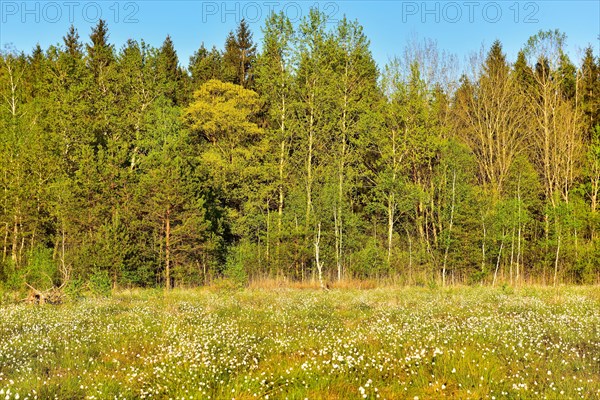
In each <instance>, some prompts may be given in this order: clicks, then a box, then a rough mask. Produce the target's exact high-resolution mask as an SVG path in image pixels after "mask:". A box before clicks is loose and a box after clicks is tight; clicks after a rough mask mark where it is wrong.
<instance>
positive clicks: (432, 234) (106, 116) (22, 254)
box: [0, 11, 600, 288]
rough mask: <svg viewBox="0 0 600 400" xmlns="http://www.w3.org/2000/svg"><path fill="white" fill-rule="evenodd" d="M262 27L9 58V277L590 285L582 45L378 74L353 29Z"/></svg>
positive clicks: (1, 223)
mask: <svg viewBox="0 0 600 400" xmlns="http://www.w3.org/2000/svg"><path fill="white" fill-rule="evenodd" d="M262 29H263V39H262V41H261V43H255V42H254V40H253V35H252V32H251V31H250V29H249V27H248V25H247V24H246V23H245V22H244V21H242V22H241V23H240V24H239V25H238V26H237V27H236V29H235V30H234V31H232V32H231V33H230V34H229V36H228V37H227V38H226V39H225V45H224V49H223V50H220V49H217V48H212V49H207V48H205V47H204V46H202V47H200V49H198V50H197V51H196V53H195V54H194V55H193V56H192V57H191V59H190V60H189V65H188V66H187V68H186V67H184V66H182V64H181V62H180V60H179V59H178V57H177V53H176V51H175V47H174V44H173V42H172V40H171V38H170V37H167V38H166V39H165V41H164V43H163V44H162V46H161V47H160V48H154V47H152V46H150V45H148V44H147V43H145V42H143V41H141V42H137V41H133V40H130V41H128V42H127V43H125V44H124V45H123V46H122V47H120V48H119V49H117V48H116V45H115V44H111V43H110V41H109V30H108V27H107V25H106V23H105V22H104V21H102V20H100V21H99V23H98V24H97V25H96V26H95V27H94V28H93V29H92V31H91V34H90V36H89V40H87V41H82V40H81V39H80V37H79V34H78V32H77V30H76V29H74V28H73V27H71V28H70V30H69V31H68V32H66V34H65V36H64V37H63V38H62V39H63V40H62V42H61V43H59V44H57V45H55V46H50V47H49V48H48V49H45V50H44V49H42V48H40V46H39V45H38V46H37V47H35V48H34V49H33V50H32V51H31V53H30V54H28V53H22V52H17V51H16V50H14V49H12V50H11V49H7V50H5V51H3V52H2V53H0V102H1V103H0V132H1V134H0V159H1V160H2V162H1V163H0V203H1V204H0V242H1V252H2V254H1V255H0V281H1V282H2V283H1V285H2V286H3V287H5V288H18V287H20V286H22V285H24V283H25V282H28V283H31V284H36V285H41V286H48V285H51V284H53V285H60V284H62V283H65V282H68V283H69V285H72V286H77V285H79V286H81V285H88V284H93V285H96V286H100V287H101V286H102V285H104V286H109V287H111V286H112V287H128V286H160V287H166V288H171V287H182V286H194V285H203V284H207V283H210V282H213V281H214V280H215V279H221V278H228V279H230V280H234V281H236V282H247V281H248V280H252V279H263V278H285V279H289V280H313V279H314V280H322V281H333V280H340V279H341V280H343V279H350V278H351V279H386V280H387V279H390V280H394V281H395V282H397V283H400V284H418V285H422V284H432V283H435V284H439V285H448V284H455V283H479V282H481V283H486V284H498V283H507V284H518V283H520V282H537V283H544V284H557V283H594V282H596V283H597V282H599V281H600V238H599V237H600V217H599V215H598V207H599V205H598V202H599V195H600V103H599V102H600V59H599V58H598V57H596V56H595V55H594V53H593V49H592V47H588V48H586V49H585V51H584V55H583V57H582V59H581V60H571V59H569V57H568V55H567V53H566V51H565V50H564V48H565V40H566V37H565V35H564V34H563V33H561V32H559V31H547V32H545V31H540V32H539V33H537V34H535V35H534V36H532V37H531V38H530V39H529V41H528V42H527V43H524V44H523V47H522V50H521V51H520V52H519V53H518V56H517V58H516V60H514V61H513V60H507V57H506V55H505V54H504V52H503V49H502V44H501V42H500V41H496V42H494V43H493V45H492V46H491V47H490V48H486V49H482V50H481V51H480V52H479V53H477V54H474V55H473V57H471V60H470V62H469V63H468V65H466V66H464V67H462V68H459V67H458V63H457V62H456V58H455V57H453V56H450V55H448V54H446V53H444V52H442V51H439V50H438V49H437V47H436V45H435V43H434V42H431V41H415V42H414V43H409V44H407V46H406V48H405V49H404V50H402V49H399V51H400V52H401V53H400V54H402V55H401V56H399V57H397V58H396V59H393V60H391V61H390V62H389V63H388V65H386V66H385V67H381V68H379V67H378V66H377V64H376V62H375V61H374V60H373V57H372V54H371V52H370V50H369V40H368V38H367V37H366V36H365V34H364V33H363V30H362V27H361V26H360V25H359V24H358V22H351V21H349V20H346V19H343V20H341V21H340V22H339V23H338V24H337V25H335V26H334V25H332V24H327V23H326V16H325V15H323V14H321V13H319V12H317V11H312V12H311V13H310V15H307V16H306V17H305V18H304V19H303V20H302V21H301V22H300V23H299V24H297V25H296V26H294V25H293V24H291V23H290V21H289V20H288V19H287V18H286V17H285V16H284V15H283V14H273V15H271V16H270V17H269V18H268V20H267V21H266V22H265V24H264V26H263V28H262ZM591 39H593V38H591ZM391 50H393V49H391Z"/></svg>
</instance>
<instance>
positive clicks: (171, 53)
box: [158, 35, 183, 105]
mask: <svg viewBox="0 0 600 400" xmlns="http://www.w3.org/2000/svg"><path fill="white" fill-rule="evenodd" d="M158 74H159V79H160V81H161V83H162V85H163V94H164V95H165V96H166V97H167V98H168V99H171V101H172V102H173V104H175V105H178V104H180V103H181V100H182V99H181V95H182V94H183V93H181V89H182V88H181V85H182V82H181V81H182V75H183V74H182V72H181V70H180V67H179V58H178V57H177V52H176V51H175V47H174V46H173V41H172V40H171V36H169V35H167V37H166V38H165V41H164V42H163V44H162V46H161V48H160V51H159V57H158Z"/></svg>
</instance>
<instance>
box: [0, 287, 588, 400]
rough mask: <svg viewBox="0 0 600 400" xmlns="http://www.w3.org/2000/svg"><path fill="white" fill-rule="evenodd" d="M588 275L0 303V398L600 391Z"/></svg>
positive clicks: (497, 395)
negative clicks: (537, 284)
mask: <svg viewBox="0 0 600 400" xmlns="http://www.w3.org/2000/svg"><path fill="white" fill-rule="evenodd" d="M597 290H598V288H593V287H589V288H586V287H573V288H561V289H560V290H559V291H557V290H556V289H542V288H523V289H520V290H518V291H516V292H515V293H513V294H505V293H503V292H502V291H501V290H495V289H490V288H458V289H457V288H450V289H445V290H429V289H418V288H410V289H391V288H383V289H373V290H368V291H352V290H339V291H338V290H332V291H327V292H325V291H307V290H272V291H252V290H246V291H241V292H237V293H232V292H227V293H215V292H213V291H203V290H188V291H173V292H171V293H168V294H161V293H157V292H151V291H148V292H144V291H140V292H133V293H132V292H127V293H122V294H119V295H116V296H115V297H113V298H112V299H88V300H84V301H80V302H78V303H74V304H67V305H63V306H60V307H54V306H42V307H33V306H26V305H12V306H5V307H3V308H1V309H0V398H3V399H4V398H6V399H17V398H18V399H46V398H59V399H63V398H87V399H105V398H127V399H130V398H140V399H147V398H173V399H208V398H210V399H232V398H235V399H250V398H262V399H267V398H269V399H285V398H289V399H305V398H308V399H314V398H343V397H345V398H348V399H399V398H403V399H417V398H418V399H431V398H461V399H509V398H521V399H544V398H547V399H556V398H565V399H591V398H600V337H599V335H600V297H599V296H598V295H597V294H595V293H596V291H597Z"/></svg>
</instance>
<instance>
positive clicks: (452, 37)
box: [0, 0, 600, 66]
mask: <svg viewBox="0 0 600 400" xmlns="http://www.w3.org/2000/svg"><path fill="white" fill-rule="evenodd" d="M311 6H312V7H314V6H316V7H318V8H320V9H321V10H322V11H323V12H325V13H326V14H327V15H329V16H330V23H331V24H335V21H336V20H338V19H339V18H341V17H342V16H343V15H346V16H347V17H348V18H349V19H352V20H354V19H357V20H358V21H359V22H360V23H361V24H362V25H363V27H364V30H365V33H366V34H367V36H368V37H369V39H370V40H371V49H372V52H373V55H374V57H375V60H376V61H377V62H378V63H379V64H380V65H383V64H385V63H386V62H387V61H388V60H389V58H390V57H393V56H394V55H401V54H402V53H403V49H404V47H405V45H406V43H407V42H408V41H409V40H410V38H411V37H414V36H417V37H418V38H419V39H425V38H430V39H433V40H435V41H437V43H438V48H439V49H440V50H445V51H447V52H449V53H453V54H456V55H457V57H458V59H459V61H461V62H462V61H463V60H465V59H466V57H467V56H468V55H469V54H470V53H471V52H476V51H478V50H479V49H480V48H481V46H482V45H483V46H485V48H488V47H489V46H490V45H491V43H492V42H493V41H494V40H495V39H500V40H501V41H502V44H503V46H504V50H505V52H506V53H507V55H508V57H509V59H510V60H514V58H515V56H516V53H517V51H518V50H519V49H520V48H521V47H522V46H523V44H524V43H525V42H526V41H527V39H528V38H529V37H530V36H531V35H533V34H535V33H536V32H537V31H539V30H540V29H542V30H548V29H559V30H561V31H562V32H564V33H566V35H567V45H568V50H569V53H570V54H571V56H572V58H574V59H575V60H574V61H576V62H577V63H578V62H579V59H580V54H581V49H582V48H584V47H586V46H587V45H589V44H591V45H592V46H594V49H595V53H596V54H599V40H600V1H598V0H586V1H513V0H509V1H470V0H466V1H395V0H385V1H377V0H376V1H365V0H344V1H317V0H311V1H276V0H273V1H270V0H264V1H262V0H257V1H197V0H188V1H161V0H138V1H126V0H125V1H117V0H109V1H103V0H95V1H87V0H84V1H82V0H56V1H25V2H24V1H22V0H14V1H8V0H0V12H1V15H0V44H1V45H2V48H4V47H5V45H7V44H11V45H12V46H14V47H15V48H16V49H17V50H19V51H25V52H29V51H30V50H31V49H32V48H33V47H34V46H35V44H36V43H38V42H39V43H40V45H41V46H42V47H43V48H47V47H48V46H49V45H51V44H56V43H59V42H62V36H64V35H65V33H66V31H67V29H68V28H69V26H70V25H71V23H73V24H74V25H75V27H76V28H77V29H78V31H79V34H80V36H81V39H82V40H83V41H87V40H88V36H89V33H90V30H91V27H92V26H93V25H95V24H96V22H97V20H98V18H100V17H101V18H103V19H105V20H106V21H107V22H108V26H109V33H110V41H111V43H113V44H115V47H116V48H117V49H119V48H120V47H121V46H122V45H123V44H124V43H125V41H126V40H127V39H129V38H133V39H138V40H139V39H144V40H145V41H146V42H147V43H149V44H151V45H153V46H160V45H161V43H162V41H163V40H164V38H165V37H166V35H167V34H169V35H171V37H172V38H173V41H174V43H175V47H176V49H177V52H178V55H179V58H180V61H181V63H182V64H183V65H184V66H187V64H188V60H189V57H190V55H191V54H193V52H194V51H195V50H196V49H197V48H198V47H199V46H200V44H201V43H202V42H204V44H205V45H206V46H207V47H212V46H213V45H216V46H217V47H218V48H222V47H223V43H224V41H225V37H226V35H227V33H228V32H229V31H230V30H233V29H235V27H236V25H237V23H238V21H239V20H240V19H241V18H242V17H245V18H246V20H248V21H249V22H250V26H251V28H252V30H253V32H254V37H255V40H256V41H258V42H259V41H260V38H261V36H262V35H261V31H260V28H261V27H262V25H263V22H264V18H265V17H266V16H267V15H268V13H269V11H270V10H275V11H284V12H285V13H286V14H287V15H288V17H290V18H291V19H292V20H298V19H299V18H301V17H302V16H303V15H306V14H307V13H308V10H309V8H310V7H311Z"/></svg>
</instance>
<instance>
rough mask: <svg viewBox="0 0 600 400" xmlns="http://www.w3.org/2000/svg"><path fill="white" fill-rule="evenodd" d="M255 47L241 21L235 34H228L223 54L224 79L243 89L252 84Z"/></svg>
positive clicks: (250, 34)
mask: <svg viewBox="0 0 600 400" xmlns="http://www.w3.org/2000/svg"><path fill="white" fill-rule="evenodd" d="M255 61H256V45H255V44H254V42H253V41H252V32H251V31H250V28H249V26H248V23H247V22H246V21H245V20H244V19H242V20H241V21H240V24H239V26H238V27H237V30H236V32H235V35H234V34H233V32H229V35H228V36H227V40H226V41H225V53H224V54H223V63H224V70H225V71H224V78H225V79H226V80H227V81H229V82H232V83H235V84H236V85H240V86H242V87H244V88H252V87H253V84H254V71H253V67H254V63H255Z"/></svg>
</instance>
